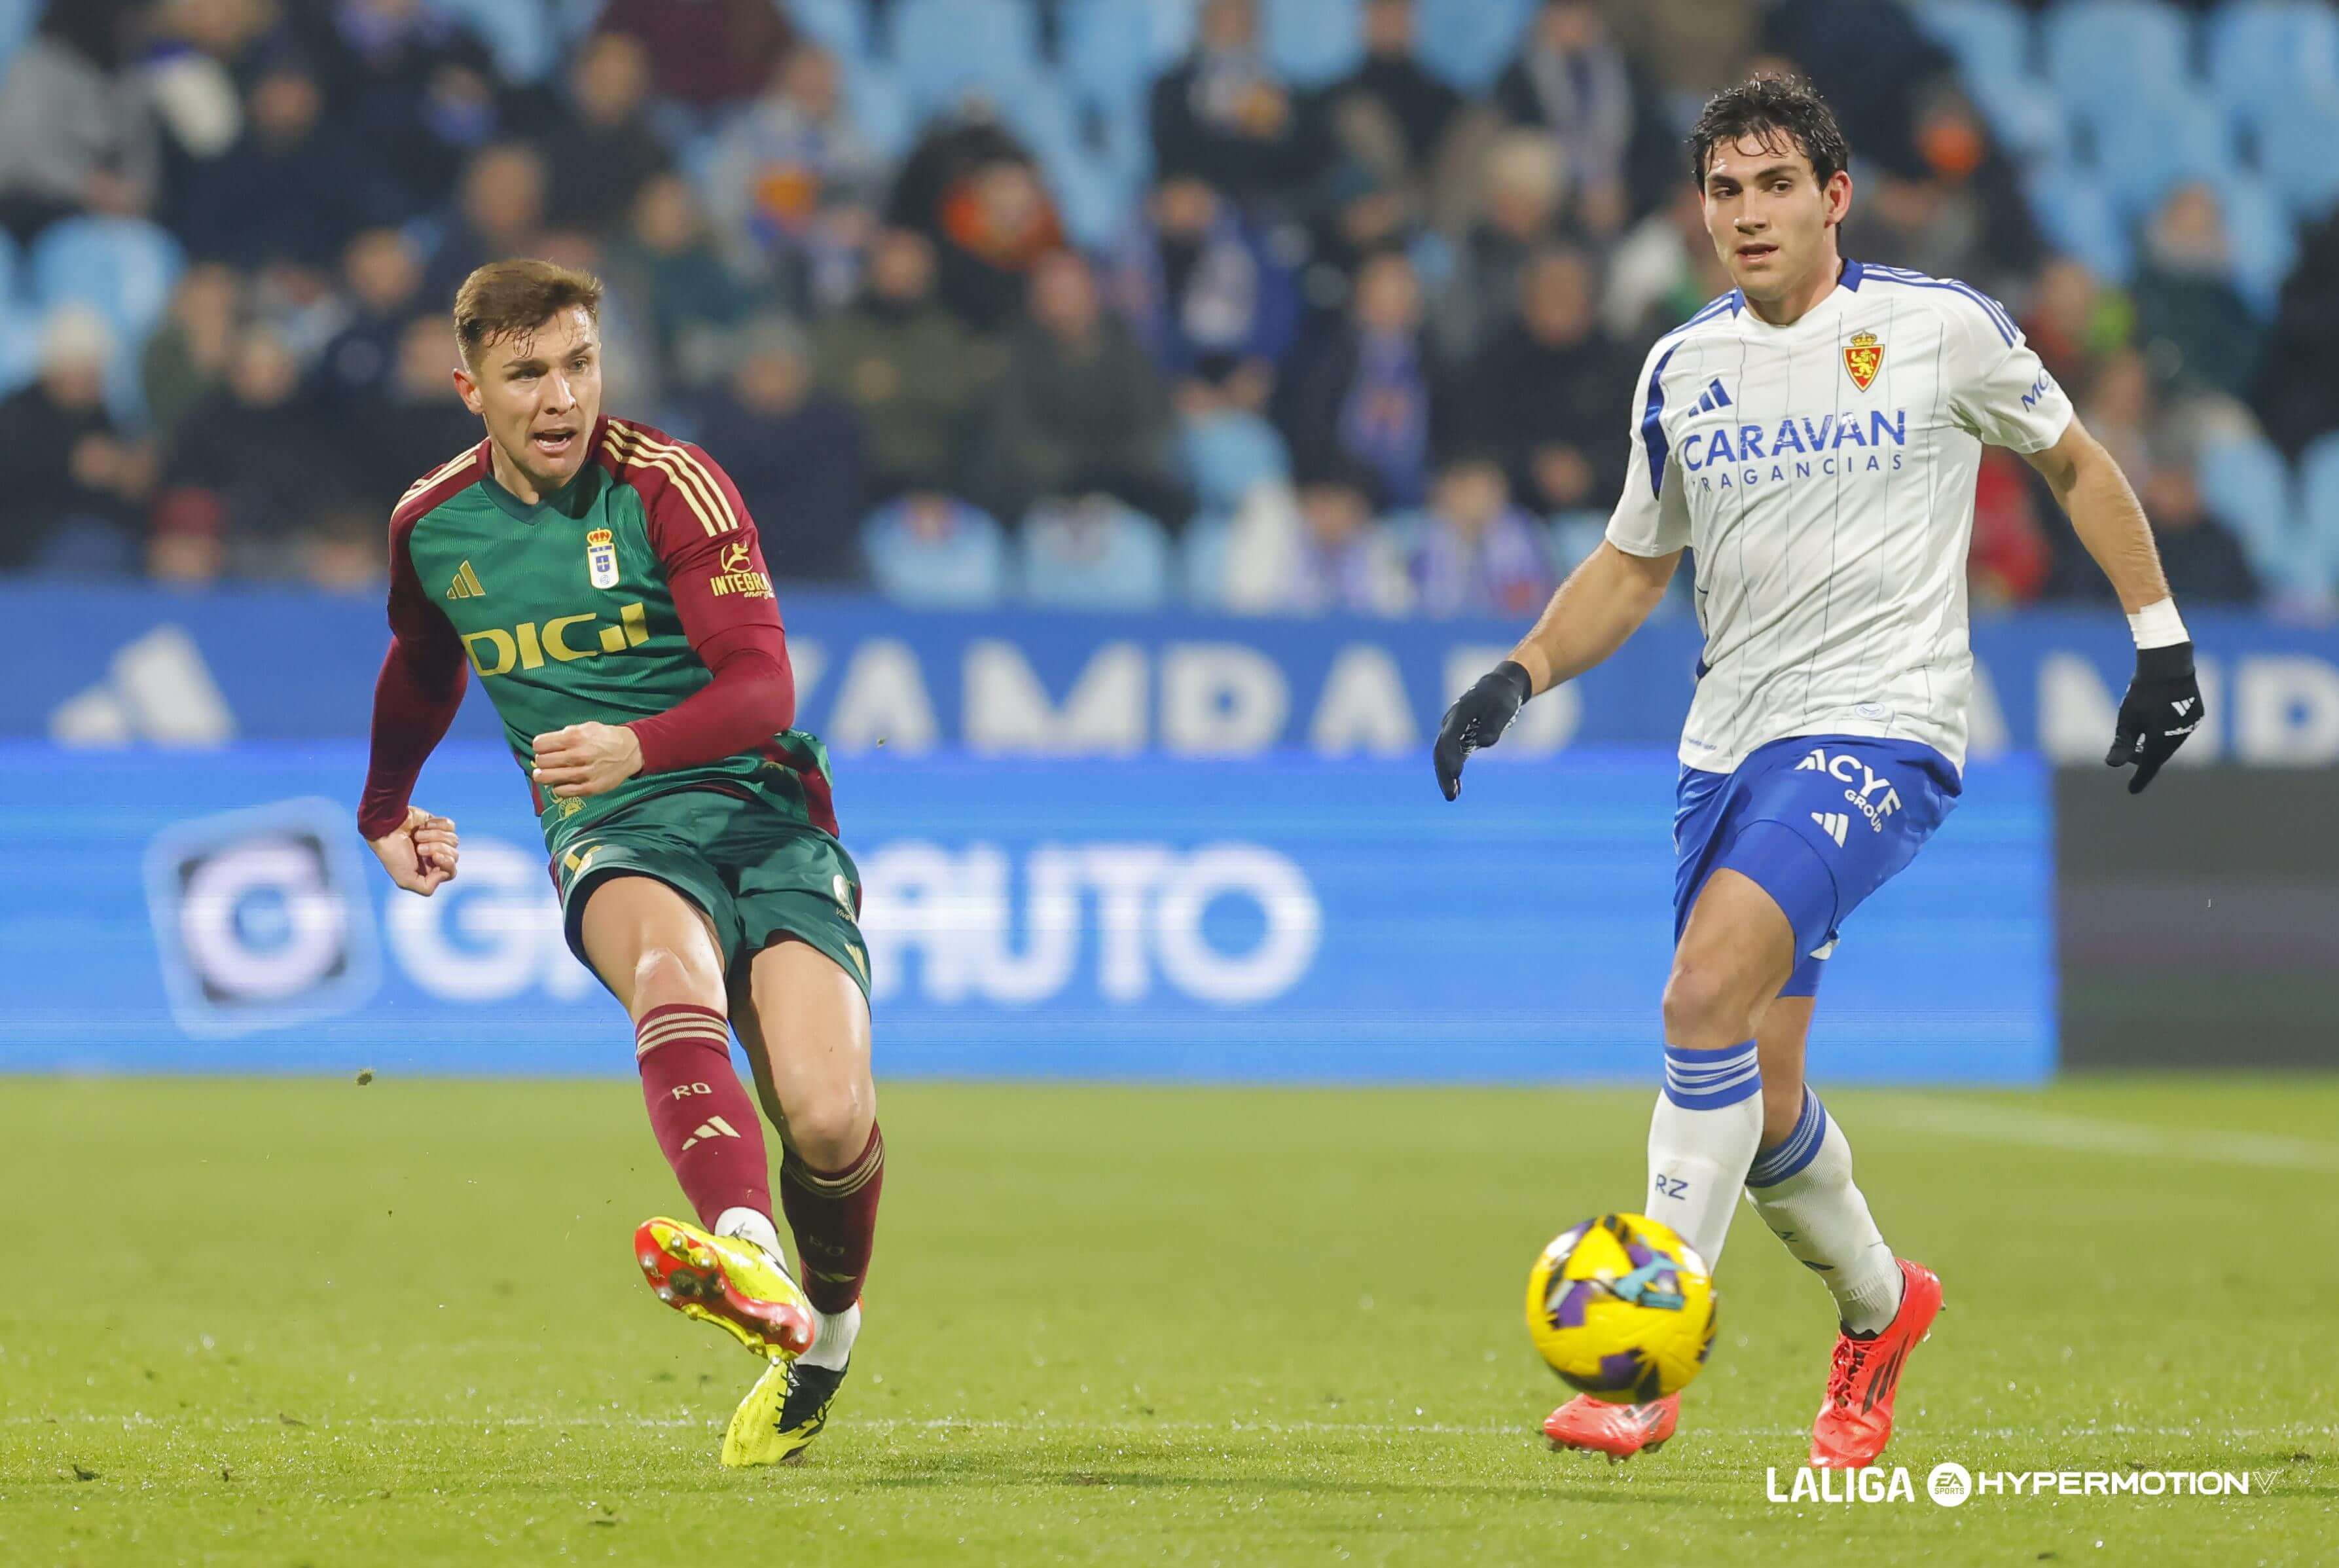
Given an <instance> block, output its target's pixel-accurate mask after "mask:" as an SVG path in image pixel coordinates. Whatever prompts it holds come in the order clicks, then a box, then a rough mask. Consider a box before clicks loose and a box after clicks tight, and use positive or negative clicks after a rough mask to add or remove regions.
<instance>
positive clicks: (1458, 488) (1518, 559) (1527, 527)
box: [1413, 458, 1558, 619]
mask: <svg viewBox="0 0 2339 1568" xmlns="http://www.w3.org/2000/svg"><path fill="white" fill-rule="evenodd" d="M1418 528H1419V532H1418V535H1417V537H1416V540H1415V543H1414V549H1413V580H1414V584H1415V586H1416V589H1417V591H1418V592H1419V594H1420V606H1421V612H1422V613H1423V614H1424V615H1430V616H1502V617H1505V618H1507V619H1516V618H1519V617H1521V616H1532V615H1534V614H1535V612H1536V611H1538V610H1540V609H1542V608H1543V606H1544V602H1545V600H1546V599H1548V598H1550V597H1551V593H1552V590H1553V589H1554V587H1557V586H1558V585H1557V583H1556V582H1554V580H1553V572H1552V566H1551V557H1550V556H1549V554H1548V553H1547V552H1546V550H1545V545H1544V539H1543V537H1542V530H1541V528H1539V527H1538V526H1537V524H1536V523H1535V519H1534V518H1530V517H1528V516H1527V515H1526V514H1525V512H1522V511H1520V510H1519V509H1518V508H1516V507H1514V506H1512V505H1511V491H1510V484H1509V481H1507V480H1505V478H1503V468H1502V465H1501V464H1500V463H1497V462H1495V460H1494V459H1491V458H1463V459H1457V460H1456V461H1455V462H1453V463H1450V464H1448V465H1446V468H1445V470H1444V471H1443V472H1441V473H1440V474H1439V475H1438V476H1437V488H1436V492H1435V494H1433V496H1432V497H1431V498H1430V505H1429V508H1428V509H1427V510H1426V512H1425V513H1424V514H1423V515H1422V516H1421V518H1420V520H1419V524H1418Z"/></svg>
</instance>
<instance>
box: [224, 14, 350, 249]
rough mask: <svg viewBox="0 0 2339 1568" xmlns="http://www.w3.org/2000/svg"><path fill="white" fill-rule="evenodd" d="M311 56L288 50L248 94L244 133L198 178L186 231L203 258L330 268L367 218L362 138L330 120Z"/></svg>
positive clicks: (269, 64)
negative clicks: (352, 136)
mask: <svg viewBox="0 0 2339 1568" xmlns="http://www.w3.org/2000/svg"><path fill="white" fill-rule="evenodd" d="M324 108H325V98H324V91H323V88H322V87H321V84H319V82H318V80H317V75H316V73H315V72H314V71H313V70H311V68H310V66H309V65H308V64H307V63H306V62H304V61H302V60H301V59H300V58H299V57H297V56H295V55H291V54H278V55H277V56H275V57H274V58H273V59H271V61H270V62H269V63H268V64H267V65H266V66H265V67H264V68H263V69H262V72H261V74H260V75H259V77H258V79H257V80H255V81H254V82H253V83H252V91H251V92H250V94H247V95H246V97H245V99H244V131H243V136H242V139H241V140H239V141H238V142H237V143H236V144H235V145H234V146H232V147H231V148H229V149H228V151H227V152H226V153H223V154H222V155H221V156H220V157H218V158H216V159H214V160H212V162H211V163H200V164H197V165H196V166H195V168H194V170H193V172H192V174H191V175H190V177H189V180H188V185H187V196H186V202H185V203H184V207H183V214H184V215H183V219H182V222H181V230H182V232H183V235H184V237H185V239H186V242H187V248H188V250H189V251H192V253H193V254H195V255H197V256H201V257H205V258H211V259H215V260H219V261H230V262H232V263H233V264H235V265H236V266H238V267H242V268H244V269H246V270H249V269H252V268H254V267H260V266H263V265H265V264H267V263H269V262H271V261H287V262H291V264H293V265H295V266H299V267H304V268H309V269H312V270H323V269H326V268H329V267H331V266H332V265H333V263H334V262H335V261H337V260H338V259H339V258H340V253H341V247H342V245H343V244H344V243H346V242H347V241H348V239H349V237H350V234H351V233H353V232H355V231H356V230H357V227H358V225H359V224H360V222H362V221H363V219H364V216H365V208H364V202H363V193H364V190H365V187H366V183H367V173H366V168H365V166H364V153H363V152H362V144H361V143H353V142H352V141H351V140H350V133H349V131H348V130H347V128H346V127H343V126H340V125H337V124H334V123H330V122H328V121H326V120H325V119H324V117H323V116H324Z"/></svg>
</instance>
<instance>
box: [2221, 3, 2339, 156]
mask: <svg viewBox="0 0 2339 1568" xmlns="http://www.w3.org/2000/svg"><path fill="white" fill-rule="evenodd" d="M2205 32H2206V44H2207V46H2208V64H2209V71H2208V74H2209V84H2210V86H2211V88H2212V89H2213V90H2214V91H2215V92H2216V95H2217V101H2218V102H2219V103H2220V104H2224V105H2225V106H2226V110H2227V111H2228V112H2230V113H2233V114H2234V115H2235V117H2236V118H2237V119H2239V120H2241V121H2242V122H2243V123H2245V124H2252V125H2255V124H2256V123H2258V117H2259V113H2260V111H2261V109H2262V107H2263V106H2264V105H2265V104H2267V103H2268V102H2269V101H2270V100H2271V99H2274V98H2275V97H2280V96H2299V95H2304V94H2339V11H2334V10H2333V9H2332V7H2331V6H2330V5H2329V4H2328V3H2327V0H2226V4H2224V5H2218V6H2216V7H2215V8H2214V9H2213V10H2211V12H2210V13H2209V15H2208V16H2207V18H2206V23H2205Z"/></svg>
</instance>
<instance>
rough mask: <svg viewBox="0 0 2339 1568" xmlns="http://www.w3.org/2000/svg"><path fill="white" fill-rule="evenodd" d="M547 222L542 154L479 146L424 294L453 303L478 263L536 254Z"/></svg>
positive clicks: (510, 146) (517, 147) (520, 146)
mask: <svg viewBox="0 0 2339 1568" xmlns="http://www.w3.org/2000/svg"><path fill="white" fill-rule="evenodd" d="M543 224H544V159H543V157H542V156H541V155H540V154H538V153H537V151H536V150H535V149H534V148H532V147H529V146H527V145H526V144H524V143H518V142H504V143H498V144H497V145H495V146H492V147H485V148H482V149H480V151H479V154H478V155H477V156H476V157H474V158H473V159H472V160H471V162H470V163H469V165H468V166H467V167H466V168H465V169H464V171H463V182H462V185H461V187H460V189H459V197H458V207H457V211H456V213H455V222H454V223H453V224H452V225H451V226H450V227H449V230H448V232H447V237H446V238H445V239H444V240H442V241H440V242H439V249H438V251H437V252H436V253H435V254H433V255H432V256H431V258H430V264H429V268H428V269H426V270H425V271H424V273H423V279H422V293H423V297H424V298H425V299H428V300H430V301H440V300H444V301H447V302H448V303H449V305H452V304H453V303H454V300H455V291H456V290H457V289H458V288H459V287H461V286H462V282H463V280H464V279H465V278H467V277H469V275H470V272H471V270H472V269H473V268H474V267H479V266H484V265H485V264H486V263H488V262H489V261H498V260H500V259H501V258H503V257H507V256H525V255H528V254H532V253H534V251H536V250H537V249H538V245H537V240H538V233H539V232H540V230H541V229H542V227H543Z"/></svg>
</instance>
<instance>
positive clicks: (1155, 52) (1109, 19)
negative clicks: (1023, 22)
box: [1056, 0, 1196, 104]
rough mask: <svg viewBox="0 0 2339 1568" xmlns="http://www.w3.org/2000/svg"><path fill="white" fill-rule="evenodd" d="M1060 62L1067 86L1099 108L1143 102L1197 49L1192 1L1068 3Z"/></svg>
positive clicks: (1059, 43) (1085, 0)
mask: <svg viewBox="0 0 2339 1568" xmlns="http://www.w3.org/2000/svg"><path fill="white" fill-rule="evenodd" d="M1061 15H1062V18H1063V19H1062V21H1061V23H1060V24H1059V29H1060V31H1059V34H1058V38H1057V51H1056V53H1057V59H1058V61H1059V62H1060V63H1061V65H1062V67H1063V73H1064V79H1065V83H1066V85H1067V86H1069V87H1070V88H1071V90H1072V91H1073V92H1074V93H1076V94H1080V95H1081V97H1083V98H1086V99H1090V100H1091V101H1094V102H1098V103H1106V102H1112V101H1119V102H1121V103H1128V104H1135V103H1140V102H1142V101H1143V99H1144V97H1145V94H1146V92H1147V90H1148V89H1150V87H1151V86H1152V85H1153V81H1154V78H1156V77H1158V76H1160V74H1163V73H1164V72H1166V71H1168V70H1169V68H1170V67H1171V66H1172V65H1175V64H1177V63H1178V61H1179V59H1180V58H1181V57H1183V56H1184V54H1186V52H1187V51H1188V50H1189V49H1191V48H1192V47H1193V45H1194V24H1195V19H1196V8H1195V7H1194V6H1193V5H1191V4H1189V3H1188V0H1066V3H1065V5H1064V6H1063V10H1062V12H1061Z"/></svg>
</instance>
